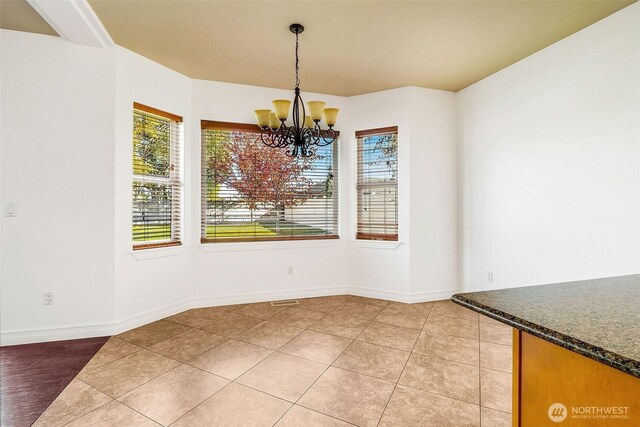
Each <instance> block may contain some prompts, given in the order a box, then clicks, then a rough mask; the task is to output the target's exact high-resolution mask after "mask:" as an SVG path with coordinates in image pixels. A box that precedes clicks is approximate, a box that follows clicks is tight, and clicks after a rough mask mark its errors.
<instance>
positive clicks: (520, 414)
mask: <svg viewBox="0 0 640 427" xmlns="http://www.w3.org/2000/svg"><path fill="white" fill-rule="evenodd" d="M513 338H514V339H513V425H514V426H522V427H542V426H562V427H565V426H566V427H573V426H581V427H583V426H588V427H600V426H602V427H626V426H629V427H638V426H640V378H636V377H634V376H632V375H629V374H626V373H624V372H622V371H619V370H617V369H614V368H611V367H609V366H607V365H604V364H602V363H599V362H597V361H595V360H593V359H590V358H587V357H584V356H582V355H580V354H577V353H574V352H572V351H570V350H567V349H565V348H562V347H560V346H558V345H555V344H552V343H550V342H548V341H545V340H542V339H540V338H537V337H534V336H533V335H530V334H527V333H524V332H521V331H519V330H517V329H514V336H513Z"/></svg>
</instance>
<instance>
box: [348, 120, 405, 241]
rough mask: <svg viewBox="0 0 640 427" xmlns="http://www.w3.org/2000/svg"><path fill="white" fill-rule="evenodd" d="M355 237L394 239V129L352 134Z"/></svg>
mask: <svg viewBox="0 0 640 427" xmlns="http://www.w3.org/2000/svg"><path fill="white" fill-rule="evenodd" d="M356 138H357V140H358V143H357V162H358V178H357V211H358V219H357V221H358V223H357V224H358V225H357V231H356V238H357V239H363V240H396V241H397V240H398V128H397V127H389V128H383V129H371V130H365V131H358V132H356Z"/></svg>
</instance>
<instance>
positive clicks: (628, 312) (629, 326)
mask: <svg viewBox="0 0 640 427" xmlns="http://www.w3.org/2000/svg"><path fill="white" fill-rule="evenodd" d="M451 300H452V301H453V302H455V303H457V304H460V305H462V306H465V307H467V308H470V309H471V310H474V311H477V312H479V313H481V314H484V315H486V316H488V317H491V318H493V319H496V320H498V321H500V322H503V323H506V324H507V325H510V326H513V327H514V328H517V329H520V330H521V331H524V332H527V333H529V334H531V335H535V336H537V337H539V338H542V339H544V340H547V341H549V342H551V343H554V344H557V345H560V346H562V347H564V348H567V349H569V350H571V351H574V352H576V353H579V354H582V355H584V356H587V357H589V358H591V359H594V360H596V361H598V362H601V363H604V364H606V365H609V366H611V367H613V368H616V369H619V370H621V371H623V372H626V373H628V374H631V375H633V376H635V377H638V378H640V274H636V275H632V276H620V277H609V278H604V279H592V280H582V281H578V282H567V283H556V284H551V285H541V286H527V287H523V288H512V289H500V290H495V291H484V292H470V293H464V294H456V295H454V296H453V297H451Z"/></svg>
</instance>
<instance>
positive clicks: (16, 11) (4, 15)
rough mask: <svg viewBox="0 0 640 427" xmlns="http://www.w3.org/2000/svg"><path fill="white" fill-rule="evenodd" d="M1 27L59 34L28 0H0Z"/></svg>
mask: <svg viewBox="0 0 640 427" xmlns="http://www.w3.org/2000/svg"><path fill="white" fill-rule="evenodd" d="M0 28H4V29H5V30H16V31H27V32H29V33H38V34H46V35H48V36H57V35H58V33H56V32H55V30H54V29H53V28H51V26H50V25H49V24H47V21H45V20H44V19H43V18H42V17H41V16H40V14H39V13H38V12H36V11H35V9H34V8H32V7H31V5H30V4H29V3H27V0H0Z"/></svg>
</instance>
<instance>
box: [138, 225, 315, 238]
mask: <svg viewBox="0 0 640 427" xmlns="http://www.w3.org/2000/svg"><path fill="white" fill-rule="evenodd" d="M170 227H171V226H170V225H169V224H158V225H147V226H144V225H134V226H133V241H134V242H144V241H148V240H163V239H169V238H171V228H170ZM318 234H325V231H324V230H322V229H320V228H314V227H308V226H305V225H300V224H296V223H292V222H281V223H280V224H276V223H275V222H272V223H264V224H260V223H258V222H255V221H254V222H248V223H241V224H218V225H207V237H211V238H215V237H219V238H226V237H268V236H301V235H303V236H312V235H318Z"/></svg>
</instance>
